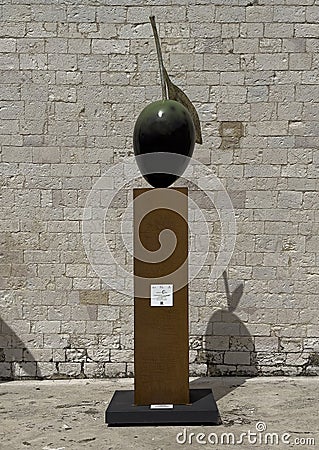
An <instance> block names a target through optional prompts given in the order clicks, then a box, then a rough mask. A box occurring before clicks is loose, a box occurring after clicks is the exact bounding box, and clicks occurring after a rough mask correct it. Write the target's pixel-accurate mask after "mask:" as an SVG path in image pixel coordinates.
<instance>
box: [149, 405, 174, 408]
mask: <svg viewBox="0 0 319 450" xmlns="http://www.w3.org/2000/svg"><path fill="white" fill-rule="evenodd" d="M150 408H151V409H172V408H174V405H151V406H150Z"/></svg>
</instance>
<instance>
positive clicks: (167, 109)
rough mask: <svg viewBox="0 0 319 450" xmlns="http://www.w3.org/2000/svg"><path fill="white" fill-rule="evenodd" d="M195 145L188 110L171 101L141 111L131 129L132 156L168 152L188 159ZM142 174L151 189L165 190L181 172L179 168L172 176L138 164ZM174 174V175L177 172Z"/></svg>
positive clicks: (161, 101) (160, 101)
mask: <svg viewBox="0 0 319 450" xmlns="http://www.w3.org/2000/svg"><path fill="white" fill-rule="evenodd" d="M194 145H195V129H194V124H193V120H192V118H191V115H190V114H189V112H188V111H187V109H186V108H185V107H184V106H183V105H182V104H180V103H178V102H176V101H174V100H159V101H156V102H153V103H151V104H150V105H148V106H146V108H144V109H143V111H142V112H141V114H140V115H139V117H138V118H137V121H136V123H135V127H134V134H133V146H134V154H135V155H136V156H137V155H143V154H146V153H153V152H170V153H178V154H180V155H184V156H188V157H191V156H192V154H193V151H194ZM137 164H138V165H139V169H140V170H141V172H142V175H143V176H144V178H145V179H146V180H147V182H148V183H149V184H151V185H152V186H154V187H168V186H170V185H171V184H172V183H174V181H176V180H177V179H178V178H179V177H180V176H181V175H182V173H183V172H184V170H185V168H186V167H185V166H184V167H182V166H181V167H179V168H178V170H177V171H175V174H170V173H157V172H156V169H155V168H154V173H153V172H152V173H149V174H143V172H144V171H145V170H144V168H143V167H141V165H140V163H139V162H138V161H137ZM176 172H177V173H176Z"/></svg>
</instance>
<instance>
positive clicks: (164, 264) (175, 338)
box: [133, 188, 190, 405]
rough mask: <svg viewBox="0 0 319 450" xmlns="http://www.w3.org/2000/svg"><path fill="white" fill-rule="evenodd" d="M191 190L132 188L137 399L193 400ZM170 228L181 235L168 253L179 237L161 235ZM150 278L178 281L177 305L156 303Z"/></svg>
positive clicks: (160, 401) (160, 281)
mask: <svg viewBox="0 0 319 450" xmlns="http://www.w3.org/2000/svg"><path fill="white" fill-rule="evenodd" d="M142 194H143V195H142ZM187 195H188V191H187V188H170V189H160V188H156V189H134V190H133V198H134V339H135V341H134V345H135V347H134V367H135V391H134V403H135V405H151V404H188V403H189V401H190V399H189V382H188V375H189V369H188V284H187V283H188V260H187V258H188V225H187V210H188V202H187V200H188V197H187ZM172 208H173V210H172ZM147 211H150V212H149V213H148V214H147ZM167 229H169V230H171V231H172V232H173V233H174V234H175V237H176V247H175V249H174V250H173V251H172V253H171V254H170V255H169V256H168V257H166V256H167V255H165V253H167V251H168V249H169V248H171V247H172V246H173V245H174V239H175V238H174V235H173V234H172V233H167V232H164V233H163V234H162V235H161V236H160V233H161V231H163V230H167ZM165 233H166V234H165ZM165 238H166V242H165ZM139 240H140V243H141V244H142V246H143V247H144V250H143V248H142V246H141V245H139ZM160 241H162V243H163V245H162V247H161V242H160ZM145 249H146V250H148V251H149V252H150V253H148V252H146V253H145ZM159 259H160V260H159ZM156 261H157V262H156ZM158 261H159V262H158ZM151 284H173V286H174V294H173V306H151Z"/></svg>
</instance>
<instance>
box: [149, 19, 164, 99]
mask: <svg viewBox="0 0 319 450" xmlns="http://www.w3.org/2000/svg"><path fill="white" fill-rule="evenodd" d="M150 21H151V25H152V29H153V34H154V39H155V45H156V51H157V59H158V64H159V69H160V77H161V86H162V99H163V100H167V92H166V84H165V74H164V64H163V55H162V49H161V43H160V40H159V37H158V33H157V28H156V22H155V16H150Z"/></svg>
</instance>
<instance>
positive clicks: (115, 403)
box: [105, 389, 221, 426]
mask: <svg viewBox="0 0 319 450" xmlns="http://www.w3.org/2000/svg"><path fill="white" fill-rule="evenodd" d="M189 393H190V404H189V405H173V408H171V409H151V407H150V406H136V405H134V391H115V393H114V395H113V397H112V400H111V402H110V404H109V406H108V408H107V410H106V412H105V422H106V423H107V424H108V425H112V426H125V425H126V426H128V425H143V426H146V425H219V424H220V423H221V420H220V416H219V411H218V408H217V404H216V402H215V399H214V396H213V393H212V390H211V389H190V391H189Z"/></svg>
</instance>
